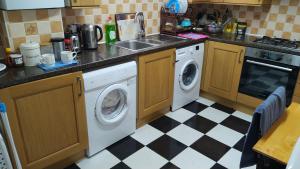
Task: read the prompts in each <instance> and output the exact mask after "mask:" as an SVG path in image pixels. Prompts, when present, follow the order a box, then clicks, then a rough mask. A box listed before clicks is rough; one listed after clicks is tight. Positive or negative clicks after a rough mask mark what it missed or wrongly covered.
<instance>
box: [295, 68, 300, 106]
mask: <svg viewBox="0 0 300 169" xmlns="http://www.w3.org/2000/svg"><path fill="white" fill-rule="evenodd" d="M293 101H294V102H298V103H300V72H299V75H298V82H297V84H296V87H295V90H294V97H293Z"/></svg>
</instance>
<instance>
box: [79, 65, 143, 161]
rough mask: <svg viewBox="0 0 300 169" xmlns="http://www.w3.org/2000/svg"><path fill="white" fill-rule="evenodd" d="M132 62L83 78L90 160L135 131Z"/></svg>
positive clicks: (135, 68) (134, 80)
mask: <svg viewBox="0 0 300 169" xmlns="http://www.w3.org/2000/svg"><path fill="white" fill-rule="evenodd" d="M136 75H137V66H136V62H129V63H124V64H120V65H116V66H111V67H107V68H103V69H100V70H96V71H92V72H88V73H84V74H83V79H84V88H85V102H86V115H87V126H88V138H89V147H88V150H87V156H88V157H90V156H92V155H94V154H96V153H97V152H99V151H101V150H103V149H105V148H106V147H108V146H110V145H111V144H113V143H115V142H117V141H119V140H121V139H122V138H124V137H126V136H128V135H130V134H132V133H133V132H134V131H135V129H136Z"/></svg>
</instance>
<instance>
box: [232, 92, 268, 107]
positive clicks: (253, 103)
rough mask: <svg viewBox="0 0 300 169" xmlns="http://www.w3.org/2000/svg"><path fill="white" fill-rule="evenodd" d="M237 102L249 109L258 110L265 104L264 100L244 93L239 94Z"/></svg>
mask: <svg viewBox="0 0 300 169" xmlns="http://www.w3.org/2000/svg"><path fill="white" fill-rule="evenodd" d="M237 102H238V103H240V104H244V105H246V106H249V107H253V108H256V107H257V106H259V105H260V104H261V103H262V102H263V100H261V99H258V98H255V97H251V96H248V95H245V94H242V93H238V96H237Z"/></svg>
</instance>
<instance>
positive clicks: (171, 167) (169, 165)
mask: <svg viewBox="0 0 300 169" xmlns="http://www.w3.org/2000/svg"><path fill="white" fill-rule="evenodd" d="M160 169H179V167H177V166H176V165H174V164H172V163H170V162H168V163H167V164H165V165H164V166H163V167H162V168H160Z"/></svg>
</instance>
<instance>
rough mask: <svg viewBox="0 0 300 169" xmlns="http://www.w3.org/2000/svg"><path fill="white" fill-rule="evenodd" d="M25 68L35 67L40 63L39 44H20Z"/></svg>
mask: <svg viewBox="0 0 300 169" xmlns="http://www.w3.org/2000/svg"><path fill="white" fill-rule="evenodd" d="M20 51H21V54H22V55H23V59H24V63H25V66H36V65H38V64H40V62H41V51H40V44H39V43H36V42H31V43H22V44H21V46H20Z"/></svg>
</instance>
